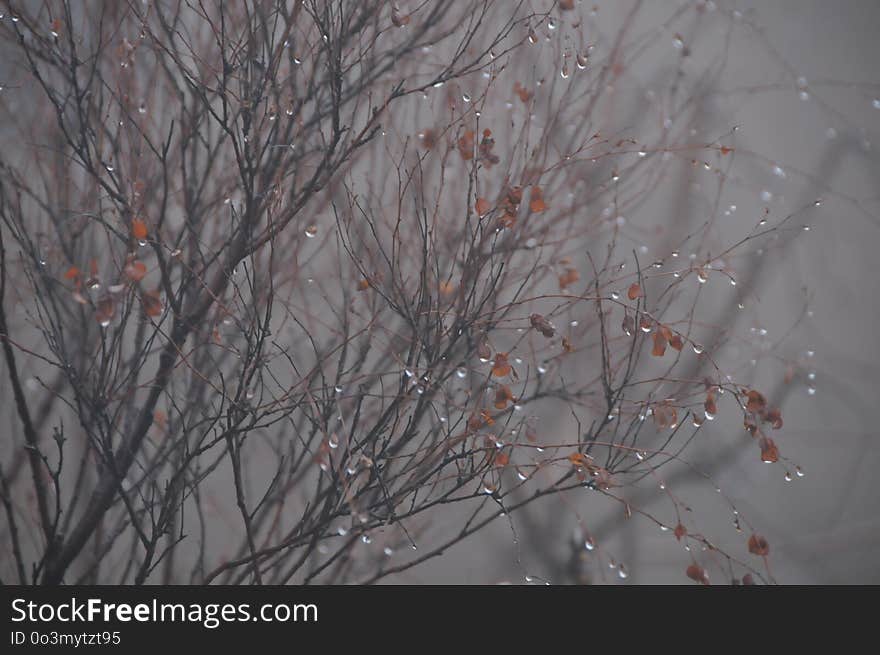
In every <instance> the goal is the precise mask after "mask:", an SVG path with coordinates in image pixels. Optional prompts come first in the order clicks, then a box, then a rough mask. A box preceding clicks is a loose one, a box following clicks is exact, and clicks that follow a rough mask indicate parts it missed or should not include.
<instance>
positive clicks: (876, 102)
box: [871, 98, 880, 109]
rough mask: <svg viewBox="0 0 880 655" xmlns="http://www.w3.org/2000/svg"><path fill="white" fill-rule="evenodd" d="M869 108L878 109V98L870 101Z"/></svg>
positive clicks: (879, 101) (879, 104) (879, 100)
mask: <svg viewBox="0 0 880 655" xmlns="http://www.w3.org/2000/svg"><path fill="white" fill-rule="evenodd" d="M871 106H872V107H873V108H874V109H880V98H874V99H873V100H872V101H871Z"/></svg>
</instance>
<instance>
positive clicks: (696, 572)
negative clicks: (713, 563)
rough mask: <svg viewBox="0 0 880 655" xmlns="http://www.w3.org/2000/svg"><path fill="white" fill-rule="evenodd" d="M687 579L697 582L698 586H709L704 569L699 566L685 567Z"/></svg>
mask: <svg viewBox="0 0 880 655" xmlns="http://www.w3.org/2000/svg"><path fill="white" fill-rule="evenodd" d="M687 577H689V578H690V579H691V580H693V581H694V582H699V583H700V584H704V585H708V584H709V576H708V575H706V571H705V569H704V568H703V567H702V566H700V565H699V564H691V565H690V566H689V567H687Z"/></svg>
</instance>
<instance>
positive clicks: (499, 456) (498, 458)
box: [494, 453, 510, 466]
mask: <svg viewBox="0 0 880 655" xmlns="http://www.w3.org/2000/svg"><path fill="white" fill-rule="evenodd" d="M494 463H495V466H507V465H508V464H509V463H510V456H508V455H507V454H505V453H495V462H494Z"/></svg>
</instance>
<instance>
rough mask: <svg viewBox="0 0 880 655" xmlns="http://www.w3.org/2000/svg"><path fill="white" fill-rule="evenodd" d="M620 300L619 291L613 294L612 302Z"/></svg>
mask: <svg viewBox="0 0 880 655" xmlns="http://www.w3.org/2000/svg"><path fill="white" fill-rule="evenodd" d="M619 298H620V292H618V291H612V292H611V300H617V299H619Z"/></svg>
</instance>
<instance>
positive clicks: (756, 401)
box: [746, 389, 767, 414]
mask: <svg viewBox="0 0 880 655" xmlns="http://www.w3.org/2000/svg"><path fill="white" fill-rule="evenodd" d="M746 398H747V402H746V410H747V411H749V412H752V413H753V414H760V413H761V412H762V411H764V409H765V408H766V407H767V400H766V399H765V398H764V396H763V395H762V394H761V393H759V392H758V391H755V390H754V389H752V390H750V391H749V392H748V394H746Z"/></svg>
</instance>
